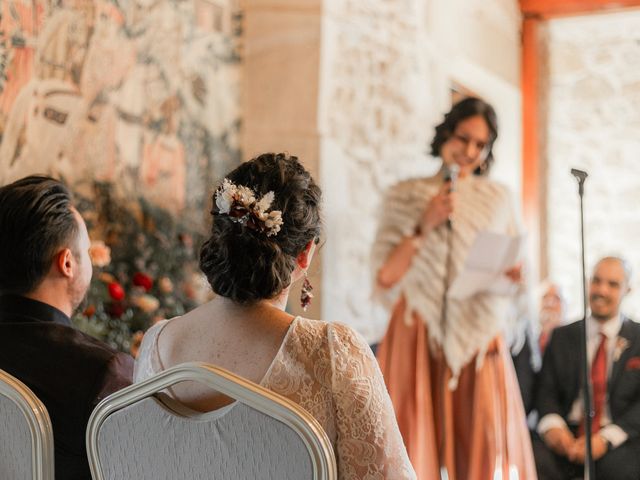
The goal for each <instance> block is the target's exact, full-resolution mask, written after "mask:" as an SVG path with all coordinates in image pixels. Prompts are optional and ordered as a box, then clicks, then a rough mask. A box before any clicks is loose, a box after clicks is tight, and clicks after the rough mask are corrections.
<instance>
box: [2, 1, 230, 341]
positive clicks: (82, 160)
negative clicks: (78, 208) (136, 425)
mask: <svg viewBox="0 0 640 480" xmlns="http://www.w3.org/2000/svg"><path fill="white" fill-rule="evenodd" d="M1 5H2V6H1V17H0V135H1V143H0V184H6V183H8V182H10V181H12V180H15V179H17V178H20V177H22V176H25V175H28V174H33V173H44V174H49V175H52V176H54V177H58V178H61V179H63V180H64V181H66V182H67V183H68V184H69V185H70V186H71V187H72V189H73V190H74V191H75V192H76V193H77V195H78V198H80V199H82V202H81V203H82V206H83V214H84V215H85V216H87V217H88V224H89V227H90V230H91V231H90V233H91V235H92V237H93V238H94V239H96V240H101V241H103V242H105V244H106V246H108V247H111V249H112V252H111V253H112V256H111V262H109V264H108V265H107V264H105V265H102V267H101V268H102V269H103V270H105V271H101V272H98V273H99V275H96V278H95V279H94V285H93V286H92V291H93V293H95V289H96V288H97V287H100V288H102V285H103V284H104V285H106V286H107V287H106V288H107V296H106V297H105V302H104V305H102V304H99V305H98V307H100V308H98V311H99V312H98V313H99V314H102V315H103V316H104V319H105V321H106V320H107V319H111V320H113V319H116V320H117V319H120V318H125V317H126V315H130V313H131V309H137V310H138V311H141V310H142V307H140V305H142V306H143V307H144V308H145V309H146V310H148V311H149V312H146V313H147V314H148V315H147V317H148V318H155V317H157V315H155V314H156V313H158V314H163V313H165V312H163V311H162V310H161V309H156V310H158V311H157V312H154V311H152V310H153V309H152V308H151V307H153V306H154V305H156V303H155V301H153V300H150V298H149V297H150V293H152V292H151V287H149V288H148V289H147V288H146V286H148V282H147V281H143V280H140V278H141V277H140V275H138V276H137V277H136V278H137V281H138V283H140V282H142V283H144V285H135V284H134V283H133V277H134V276H135V275H136V274H137V273H140V274H141V275H146V276H148V277H149V279H151V275H150V274H149V273H147V272H145V271H142V270H144V269H146V270H148V271H151V272H152V273H153V276H154V277H156V278H154V280H155V283H154V285H155V287H154V288H155V289H156V290H157V289H159V288H160V285H162V284H164V287H165V288H164V292H165V294H166V295H165V296H166V297H167V300H168V301H173V300H171V299H172V298H173V299H176V298H178V297H180V295H181V294H179V293H178V292H177V291H176V290H175V289H177V288H178V285H177V284H176V286H175V287H174V285H173V283H174V280H176V279H177V278H176V277H180V278H179V279H177V280H182V278H183V277H188V276H190V275H191V273H190V272H184V271H180V272H178V270H176V268H175V265H168V264H167V265H162V263H163V262H165V263H166V261H167V259H166V258H162V259H160V258H158V257H167V255H166V252H167V251H171V252H179V253H178V254H177V255H176V259H177V260H176V261H178V260H180V261H182V262H183V264H184V265H187V266H188V267H187V268H189V269H190V268H191V267H190V266H189V265H191V263H193V255H192V253H193V252H191V250H190V249H191V246H190V242H192V239H193V238H196V237H197V235H198V234H200V233H201V232H203V230H204V224H205V223H206V220H205V219H206V216H207V210H208V204H209V202H210V199H209V198H208V197H209V194H210V192H211V189H212V186H213V185H214V184H215V182H216V181H217V180H218V179H219V177H220V175H221V174H223V173H224V172H225V171H227V170H228V169H230V168H231V167H233V166H235V165H236V164H237V163H238V162H239V152H238V146H237V145H238V140H237V137H238V130H239V126H240V120H239V111H238V108H239V101H238V70H239V53H238V41H237V39H238V36H239V31H238V30H239V27H238V25H239V23H240V22H239V17H238V15H236V14H235V13H234V12H233V11H232V9H231V6H230V1H229V0H189V1H171V0H130V1H126V0H125V1H107V0H62V1H61V2H57V3H54V2H49V1H44V0H29V1H27V0H4V1H3V2H2V3H1ZM187 186H188V188H187ZM107 200H108V201H107ZM125 224H126V225H125ZM159 226H162V229H161V228H159ZM172 235H173V236H172ZM160 237H162V238H160ZM185 239H189V240H188V241H187V240H185ZM145 242H146V243H145ZM169 249H171V250H169ZM181 255H186V257H184V258H183V257H181ZM154 257H156V258H155V259H154ZM161 260H162V261H161ZM187 260H188V261H187ZM123 262H124V264H123ZM164 270H166V272H165V271H164ZM108 275H111V276H112V280H113V281H110V282H107V281H105V279H107V280H108V279H109V278H110V277H109V276H108ZM163 278H166V279H167V281H163V282H161V280H162V279H163ZM168 282H172V285H171V288H169V283H168ZM112 285H119V286H121V287H123V288H124V289H125V290H126V286H127V285H131V286H132V288H134V287H135V288H137V289H138V290H137V293H136V292H134V296H135V295H137V296H136V298H137V299H138V300H136V301H137V305H136V303H135V302H133V303H132V302H129V303H125V302H124V298H126V297H123V298H121V299H120V300H117V299H118V298H120V297H121V295H120V293H119V292H116V294H114V291H116V290H117V288H116V287H113V286H112ZM109 288H111V290H113V291H110V290H109ZM182 290H184V289H182ZM182 290H180V292H182ZM141 292H143V293H144V295H147V297H142V294H140V293H141ZM126 293H127V292H125V294H126ZM156 293H157V294H158V295H160V293H162V292H161V291H160V290H157V291H156ZM138 294H139V295H138ZM90 297H91V295H90ZM140 298H144V299H146V300H148V301H147V302H146V303H145V302H144V300H139V299H140ZM178 302H179V303H182V301H180V299H179V298H178ZM98 303H99V302H98ZM187 303H188V302H187ZM90 307H91V306H90ZM93 307H94V308H95V307H96V306H95V305H93ZM103 307H104V308H103ZM100 309H102V310H100ZM178 311H179V309H178ZM127 312H129V313H127ZM87 313H88V314H91V313H92V311H91V310H90V309H89V310H88V312H87ZM96 315H98V314H93V315H85V317H86V319H88V320H89V321H91V320H92V319H93V320H95V318H96ZM130 316H131V315H130ZM145 318H146V317H145ZM138 323H140V322H138ZM143 323H144V322H143ZM118 325H119V326H120V327H121V326H122V323H119V324H118ZM129 326H131V325H128V324H127V328H129ZM144 326H145V325H143V324H140V325H137V326H136V328H138V327H140V328H144ZM85 327H87V325H85ZM120 327H119V328H120ZM100 328H102V324H94V325H93V327H92V329H93V330H94V332H93V333H94V334H97V335H98V336H102V337H105V336H109V335H110V337H109V338H108V340H109V341H110V342H111V343H113V344H116V345H118V346H119V347H120V348H127V347H128V343H129V339H128V338H126V337H127V333H126V330H127V329H126V328H124V327H122V328H121V329H122V330H123V331H122V332H120V334H121V336H119V337H117V336H114V331H113V329H111V328H106V332H104V331H103V332H102V334H100ZM131 328H133V326H131ZM116 337H117V338H116Z"/></svg>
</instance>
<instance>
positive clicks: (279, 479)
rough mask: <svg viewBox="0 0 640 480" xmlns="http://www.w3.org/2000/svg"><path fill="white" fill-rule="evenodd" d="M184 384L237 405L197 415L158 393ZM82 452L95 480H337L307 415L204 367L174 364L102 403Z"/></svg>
mask: <svg viewBox="0 0 640 480" xmlns="http://www.w3.org/2000/svg"><path fill="white" fill-rule="evenodd" d="M183 381H197V382H200V383H202V384H204V385H207V386H209V387H211V388H212V389H214V390H216V391H218V392H220V393H222V394H224V395H227V396H229V397H231V398H233V399H235V400H236V401H235V402H234V403H232V404H230V405H228V406H225V407H222V408H220V409H218V410H215V411H213V412H208V413H196V412H193V411H191V410H188V409H186V408H185V407H182V406H180V405H179V404H178V403H177V402H175V401H172V400H171V399H170V398H169V397H167V396H166V395H164V394H162V393H159V392H161V391H162V390H165V389H167V388H169V387H171V386H172V385H175V384H176V383H179V382H183ZM156 394H157V395H156ZM87 454H88V457H89V465H90V467H91V474H92V476H93V479H94V480H125V479H131V478H135V479H136V480H165V479H166V480H175V479H189V480H204V479H207V480H208V479H225V480H226V479H233V480H244V479H246V480H260V479H264V480H267V479H269V480H270V479H274V480H304V479H309V480H311V479H313V480H336V479H337V473H336V462H335V457H334V453H333V448H332V446H331V443H330V441H329V439H328V437H327V435H326V433H325V432H324V430H323V429H322V427H321V426H320V424H319V423H318V422H317V421H316V420H315V419H314V418H313V417H312V416H311V415H310V414H309V413H308V412H306V411H305V410H304V409H303V408H301V407H300V406H299V405H297V404H295V403H294V402H292V401H290V400H288V399H286V398H284V397H282V396H281V395H278V394H275V393H274V392H271V391H270V390H267V389H265V388H263V387H261V386H259V385H256V384H254V383H252V382H249V381H247V380H245V379H243V378H241V377H239V376H237V375H234V374H232V373H230V372H228V371H226V370H224V369H222V368H218V367H214V366H212V365H207V364H205V363H184V364H181V365H177V366H175V367H172V368H170V369H167V370H165V371H164V372H162V373H160V374H158V375H155V376H154V377H152V378H149V379H147V380H145V381H144V382H140V383H138V384H134V385H131V386H130V387H127V388H125V389H123V390H120V391H118V392H116V393H114V394H112V395H110V396H109V397H107V398H106V399H104V400H103V401H102V402H101V403H100V404H99V405H98V406H97V407H96V409H95V410H94V411H93V413H92V415H91V418H90V419H89V424H88V427H87Z"/></svg>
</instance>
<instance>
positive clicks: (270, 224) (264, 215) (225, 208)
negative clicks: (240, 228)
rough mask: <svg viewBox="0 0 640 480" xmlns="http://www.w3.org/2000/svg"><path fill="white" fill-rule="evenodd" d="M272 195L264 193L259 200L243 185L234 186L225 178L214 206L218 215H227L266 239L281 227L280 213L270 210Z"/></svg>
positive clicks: (275, 233) (276, 232) (217, 192)
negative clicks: (265, 236)
mask: <svg viewBox="0 0 640 480" xmlns="http://www.w3.org/2000/svg"><path fill="white" fill-rule="evenodd" d="M274 198H275V195H274V193H273V192H272V191H271V192H267V193H265V194H264V195H263V196H262V198H260V200H258V199H256V194H255V192H254V191H253V190H252V189H251V188H249V187H245V186H244V185H236V184H235V183H233V182H232V181H231V180H229V179H228V178H225V179H224V181H223V182H222V185H221V186H220V187H219V188H218V190H216V206H217V207H218V212H217V213H218V214H219V215H228V216H229V217H230V218H231V220H232V221H234V222H237V223H241V224H242V225H244V226H245V227H247V228H250V229H251V230H256V231H258V232H261V233H266V235H267V237H270V236H272V235H277V234H278V232H279V231H280V227H281V226H282V223H283V222H282V212H281V211H280V210H271V211H269V208H270V207H271V204H272V203H273V200H274Z"/></svg>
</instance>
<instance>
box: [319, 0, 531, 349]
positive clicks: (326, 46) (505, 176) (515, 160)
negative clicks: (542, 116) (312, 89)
mask: <svg viewBox="0 0 640 480" xmlns="http://www.w3.org/2000/svg"><path fill="white" fill-rule="evenodd" d="M323 10H324V12H323V13H324V14H323V22H322V51H321V68H320V71H321V83H320V97H319V129H320V135H321V141H320V172H321V178H322V184H323V188H324V191H325V194H326V197H325V198H326V204H325V213H326V226H327V242H326V244H325V246H324V249H323V262H322V276H323V295H322V307H323V308H322V313H323V317H324V318H326V319H331V320H338V321H342V322H346V323H348V324H350V325H352V326H354V327H355V328H357V329H358V330H359V331H360V332H361V333H363V334H364V335H365V336H366V337H367V339H368V340H369V341H376V340H378V339H379V338H380V337H381V336H382V334H383V333H384V329H385V327H386V324H387V322H388V319H389V314H388V312H385V311H383V310H382V309H381V308H380V307H377V306H376V305H375V304H373V303H372V301H371V285H372V272H371V271H370V268H369V265H370V258H369V254H370V249H371V243H372V241H373V236H374V234H375V230H376V227H377V220H378V216H379V213H378V212H379V210H380V209H381V208H384V205H381V204H380V201H381V197H382V194H383V192H384V191H385V190H386V189H387V188H388V187H389V186H390V185H392V184H394V183H396V182H397V181H398V180H400V179H403V178H407V177H413V176H420V175H427V174H430V173H432V172H434V171H435V170H436V169H437V168H438V162H437V161H435V160H434V159H432V158H430V157H429V156H428V155H427V152H428V144H429V143H430V141H431V135H432V132H433V126H434V125H435V124H436V123H438V122H439V121H440V120H441V119H442V114H443V113H444V112H446V111H447V110H448V109H449V107H450V105H451V91H450V87H451V85H452V83H453V82H456V83H457V84H460V85H462V86H463V87H465V88H467V89H468V90H471V91H472V92H474V93H476V94H477V95H480V96H482V97H484V98H485V99H487V100H489V101H490V102H492V103H493V104H494V105H495V106H496V109H497V110H498V115H499V116H500V119H501V124H502V125H503V129H502V133H501V139H500V142H499V144H498V145H497V146H496V155H497V158H498V162H497V164H496V170H495V172H494V175H495V177H496V178H499V179H500V180H502V181H504V182H505V183H508V184H509V185H511V186H512V187H513V188H514V190H516V191H518V190H519V183H520V178H519V176H520V170H519V164H520V140H519V139H520V131H519V128H518V125H519V124H520V104H519V102H520V97H519V93H518V91H519V68H520V66H519V65H520V63H519V62H520V57H519V26H520V17H519V13H518V7H517V2H515V1H510V0H492V1H488V2H487V1H484V2H481V1H475V0H474V1H464V2H463V1H461V0H457V1H452V2H445V1H441V0H438V1H436V0H431V1H426V2H424V1H417V0H397V1H382V0H367V1H363V0H345V1H337V0H329V1H326V2H324V6H323ZM496 52H500V53H499V54H496Z"/></svg>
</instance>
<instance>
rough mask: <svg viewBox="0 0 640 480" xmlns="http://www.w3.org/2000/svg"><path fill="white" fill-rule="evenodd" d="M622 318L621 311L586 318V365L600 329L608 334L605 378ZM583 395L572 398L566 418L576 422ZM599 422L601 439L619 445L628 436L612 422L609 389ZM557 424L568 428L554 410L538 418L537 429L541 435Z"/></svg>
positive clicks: (598, 342) (595, 348) (580, 410)
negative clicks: (600, 317) (602, 317)
mask: <svg viewBox="0 0 640 480" xmlns="http://www.w3.org/2000/svg"><path fill="white" fill-rule="evenodd" d="M622 322H623V318H622V316H621V315H616V316H615V317H612V318H610V319H608V320H606V321H605V322H604V323H600V322H598V321H597V320H596V319H594V318H593V317H589V318H588V319H587V324H588V335H589V338H588V339H587V358H588V359H589V368H591V363H592V361H593V357H594V355H595V354H596V351H597V350H598V346H599V345H600V333H602V334H604V335H605V336H606V337H607V345H606V349H607V381H608V379H609V378H610V377H611V369H612V367H613V363H614V355H615V354H616V344H617V341H618V335H619V334H620V329H621V328H622ZM582 398H583V395H582V393H580V395H578V398H576V400H575V401H574V402H573V405H572V406H571V411H570V412H569V416H568V417H567V418H568V420H569V422H570V423H572V424H575V425H578V424H580V422H581V421H582V417H583V412H584V408H583V401H582ZM600 424H601V425H602V427H601V428H600V431H599V432H598V433H599V435H601V436H602V437H603V438H604V439H606V440H607V441H608V442H609V443H610V444H611V446H612V447H613V448H615V447H618V446H620V445H622V444H623V443H624V442H625V441H626V440H627V438H628V435H627V433H626V432H625V431H624V430H622V428H620V427H619V426H618V425H616V424H614V423H612V422H611V412H610V411H609V391H608V389H607V397H606V399H605V409H604V412H602V416H601V418H600ZM556 427H561V428H568V426H567V423H566V422H565V421H564V419H563V418H562V417H561V416H560V415H558V414H556V413H550V414H548V415H545V416H544V417H542V418H541V419H540V422H539V423H538V433H539V434H540V435H544V434H545V433H546V432H547V431H548V430H550V429H552V428H556Z"/></svg>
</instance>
